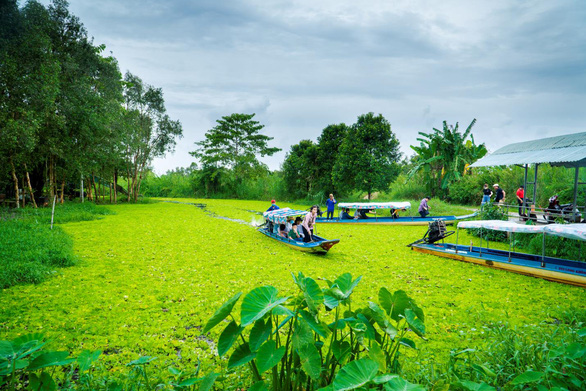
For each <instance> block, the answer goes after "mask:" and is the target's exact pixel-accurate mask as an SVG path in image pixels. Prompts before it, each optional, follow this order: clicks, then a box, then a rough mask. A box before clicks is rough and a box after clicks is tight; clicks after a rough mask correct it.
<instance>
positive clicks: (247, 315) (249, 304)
mask: <svg viewBox="0 0 586 391" xmlns="http://www.w3.org/2000/svg"><path fill="white" fill-rule="evenodd" d="M278 293H279V292H278V291H277V289H276V288H274V287H272V286H261V287H258V288H255V289H253V290H251V291H250V292H249V293H248V294H247V295H246V296H245V297H244V300H242V307H241V309H240V318H241V321H242V327H246V326H248V325H249V324H252V323H253V322H254V321H256V320H258V319H260V318H262V317H263V316H264V315H265V314H266V313H267V312H269V311H270V310H272V309H273V308H274V307H276V306H278V305H279V304H282V303H284V302H286V301H287V298H286V297H284V298H279V297H278Z"/></svg>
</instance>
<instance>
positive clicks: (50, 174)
mask: <svg viewBox="0 0 586 391" xmlns="http://www.w3.org/2000/svg"><path fill="white" fill-rule="evenodd" d="M49 196H50V197H51V200H53V196H54V193H53V156H52V155H51V156H49Z"/></svg>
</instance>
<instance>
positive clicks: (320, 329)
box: [298, 310, 330, 338]
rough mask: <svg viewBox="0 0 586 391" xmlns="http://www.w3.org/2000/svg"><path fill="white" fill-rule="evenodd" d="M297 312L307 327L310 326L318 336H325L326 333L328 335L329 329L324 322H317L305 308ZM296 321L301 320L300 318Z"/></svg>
mask: <svg viewBox="0 0 586 391" xmlns="http://www.w3.org/2000/svg"><path fill="white" fill-rule="evenodd" d="M299 313H300V314H301V317H302V318H303V320H304V321H306V322H307V324H308V325H309V327H311V329H312V330H313V331H315V333H316V334H318V335H319V336H320V337H322V338H327V337H328V335H330V329H329V328H328V326H327V325H326V324H325V323H323V322H317V321H316V320H315V318H314V317H313V315H311V314H310V313H309V312H307V311H305V310H301V311H299ZM298 321H299V322H301V320H298Z"/></svg>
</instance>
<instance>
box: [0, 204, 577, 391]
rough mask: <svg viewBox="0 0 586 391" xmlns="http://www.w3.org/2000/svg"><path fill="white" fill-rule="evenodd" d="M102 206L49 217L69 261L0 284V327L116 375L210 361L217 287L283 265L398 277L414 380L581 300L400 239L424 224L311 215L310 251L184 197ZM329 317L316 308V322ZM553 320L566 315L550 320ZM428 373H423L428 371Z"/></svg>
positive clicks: (247, 212)
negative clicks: (144, 362) (408, 312)
mask: <svg viewBox="0 0 586 391" xmlns="http://www.w3.org/2000/svg"><path fill="white" fill-rule="evenodd" d="M174 201H184V202H190V203H204V204H206V205H207V206H206V209H207V210H208V211H210V212H214V213H215V214H217V215H219V216H225V217H229V218H232V219H238V220H241V221H243V222H245V223H252V222H254V221H259V220H262V217H260V216H259V215H258V214H256V213H255V211H258V212H261V211H264V210H266V208H268V206H269V204H268V203H267V202H260V201H234V200H194V199H185V200H177V199H176V200H174ZM278 204H279V206H281V207H285V206H291V207H303V205H288V204H281V203H278ZM432 205H433V204H432ZM109 208H112V209H113V210H115V212H116V214H114V215H111V216H107V217H106V218H104V219H98V220H94V221H79V222H71V223H67V224H63V225H62V228H63V230H64V231H65V232H66V233H67V234H69V235H70V236H71V237H72V238H73V241H74V254H75V256H77V257H78V258H79V259H80V263H79V266H78V267H75V268H67V269H63V270H62V271H61V273H60V275H59V276H57V277H56V278H52V279H49V280H47V281H45V282H44V283H43V284H40V285H35V286H33V285H28V286H16V287H12V288H10V289H6V290H4V291H2V292H1V294H0V319H2V321H1V322H0V339H5V340H7V339H13V338H15V337H17V336H18V335H21V334H26V333H30V332H39V331H42V332H44V333H45V334H46V336H47V338H49V339H51V342H50V344H49V345H48V346H47V349H51V350H68V351H69V352H71V353H72V354H74V355H78V354H79V353H80V352H81V351H82V350H83V349H90V350H96V349H100V350H102V351H103V355H102V357H101V358H100V362H101V365H102V367H101V369H99V371H102V372H100V373H103V374H108V376H112V377H117V376H124V374H126V373H127V371H128V368H127V367H125V364H127V363H129V362H131V361H132V360H136V359H137V358H139V357H140V356H145V355H148V356H155V357H157V358H158V359H157V360H156V361H153V362H152V363H150V364H149V373H156V374H157V375H156V376H157V377H158V378H160V379H161V381H169V379H170V378H171V377H172V375H171V374H170V373H169V372H168V370H167V368H168V367H169V366H173V367H175V368H177V369H180V370H184V371H186V372H190V373H193V372H194V371H195V368H197V367H198V362H199V363H200V364H199V368H200V369H201V371H200V373H202V374H207V373H210V372H212V371H216V372H218V371H224V370H225V369H226V366H227V359H225V358H220V357H218V356H217V353H216V350H215V342H214V341H218V337H219V335H220V332H221V330H222V329H223V328H224V326H222V327H218V328H217V329H214V330H212V331H211V332H209V333H204V332H203V326H204V325H205V324H206V322H207V320H208V319H209V318H210V317H211V315H212V314H213V312H214V311H215V310H216V309H217V308H219V307H220V306H221V305H222V304H223V303H224V302H225V300H226V299H227V298H229V297H232V296H233V295H234V294H236V293H237V292H240V291H242V292H248V291H250V290H251V289H253V288H255V287H257V286H262V285H272V286H274V287H275V288H277V289H278V290H279V295H280V296H289V295H294V294H296V293H297V290H296V288H295V287H293V284H292V278H291V272H293V273H295V274H297V273H298V272H303V273H304V274H305V275H308V276H312V277H316V278H318V277H322V278H327V279H333V278H335V277H337V276H339V275H341V274H343V273H346V272H350V273H352V275H353V276H355V277H357V276H359V275H361V276H363V277H362V280H361V282H360V284H359V285H358V286H357V287H356V290H355V292H354V293H353V302H355V303H358V304H357V305H361V304H362V303H366V302H368V301H377V292H378V291H379V289H380V288H381V287H386V288H387V289H388V290H389V291H391V292H393V291H396V290H398V289H402V290H404V291H405V292H407V294H408V295H409V296H411V297H413V298H414V300H416V302H417V304H418V305H419V306H420V307H421V308H422V309H423V310H424V311H425V315H426V319H425V324H426V334H427V337H428V341H426V342H421V343H419V344H418V349H419V350H417V351H413V350H412V351H408V352H410V353H406V354H405V355H403V356H402V357H401V358H400V363H401V367H402V372H403V373H404V377H405V378H407V379H408V380H410V381H415V382H418V380H419V379H420V377H419V376H421V375H420V374H421V370H422V368H424V367H425V368H427V367H430V366H432V365H440V364H441V365H444V364H447V363H448V362H449V361H450V358H451V352H452V351H453V350H457V351H461V350H464V349H466V348H473V349H483V348H484V347H486V346H487V344H489V342H490V341H491V338H492V337H491V335H489V333H488V331H486V329H485V328H484V326H486V325H492V324H498V323H499V322H506V323H507V324H508V325H510V327H512V328H514V327H518V328H521V327H526V329H525V328H524V329H523V330H525V331H526V333H527V336H528V338H532V340H539V339H540V338H542V337H543V335H545V334H543V333H544V330H549V329H551V327H552V325H551V322H552V321H553V318H554V317H555V318H557V319H565V318H564V317H566V318H568V317H571V316H572V315H568V311H571V309H572V308H574V309H575V310H576V311H582V310H583V309H584V306H585V304H584V303H586V300H585V299H586V293H585V291H584V289H581V288H578V287H573V286H567V285H562V284H557V283H553V282H548V281H545V280H540V279H536V278H531V277H527V276H522V275H518V274H514V273H508V272H505V271H501V270H496V269H489V268H485V267H481V266H477V265H474V264H468V263H463V262H457V261H453V260H449V259H445V258H439V257H434V256H431V255H427V254H422V253H417V252H414V251H411V250H410V249H409V248H407V247H406V244H408V243H411V242H413V241H414V240H417V239H419V238H421V237H422V236H423V234H424V233H425V231H426V229H427V227H398V226H368V225H363V226H356V227H348V226H343V225H334V224H330V225H326V224H324V225H321V226H320V225H318V226H317V233H318V234H319V235H320V236H324V237H326V238H331V239H334V238H339V239H341V241H340V243H339V244H338V245H336V246H335V247H334V248H332V250H331V251H330V252H329V253H328V254H327V255H326V256H314V255H311V254H304V253H301V252H298V251H294V250H291V249H289V248H287V247H286V246H283V245H281V244H279V243H277V242H275V241H273V240H271V239H270V238H267V237H265V236H264V235H261V234H259V233H258V232H256V230H255V229H254V228H253V227H252V226H250V225H249V224H242V223H237V222H233V221H229V220H225V219H218V218H213V217H211V216H209V215H208V214H206V211H204V210H202V209H200V208H197V207H195V206H193V205H187V204H176V203H166V202H159V203H153V204H141V205H130V204H125V205H119V206H112V207H109ZM251 211H252V212H251ZM470 240H474V241H475V242H476V243H478V241H479V240H478V238H474V237H472V236H469V235H467V234H466V233H465V232H463V231H461V232H460V241H461V243H468V242H469V241H470ZM499 245H500V244H499ZM503 245H504V244H503ZM491 247H492V244H491ZM33 307H34V308H35V310H34V311H31V308H33ZM562 314H566V315H562ZM236 315H237V317H238V316H239V314H236ZM333 316H334V315H333V314H331V313H330V314H327V313H326V314H324V321H325V322H326V323H329V322H331V321H333ZM555 327H558V328H560V329H563V328H569V327H570V326H569V325H568V324H566V323H564V322H560V324H557V325H556V326H555ZM495 352H496V351H495ZM519 370H520V371H524V370H525V369H524V368H523V369H521V368H519ZM507 378H509V377H507ZM429 379H430V384H431V383H433V382H434V381H435V380H436V379H437V377H433V376H430V378H429ZM438 381H439V380H438ZM422 383H425V382H422ZM224 384H225V385H226V387H227V388H228V389H234V388H237V387H249V386H250V373H249V372H248V371H247V370H246V369H240V368H238V369H236V370H233V371H229V372H228V373H227V374H226V377H225V379H224Z"/></svg>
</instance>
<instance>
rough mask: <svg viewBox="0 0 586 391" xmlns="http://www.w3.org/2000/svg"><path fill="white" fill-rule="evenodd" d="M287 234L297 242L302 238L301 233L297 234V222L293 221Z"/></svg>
mask: <svg viewBox="0 0 586 391" xmlns="http://www.w3.org/2000/svg"><path fill="white" fill-rule="evenodd" d="M287 236H289V239H292V240H296V241H298V242H301V241H302V240H303V238H302V237H301V235H299V232H298V231H297V223H293V228H291V230H289V233H288V234H287Z"/></svg>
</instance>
